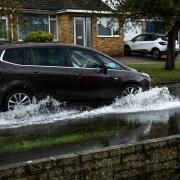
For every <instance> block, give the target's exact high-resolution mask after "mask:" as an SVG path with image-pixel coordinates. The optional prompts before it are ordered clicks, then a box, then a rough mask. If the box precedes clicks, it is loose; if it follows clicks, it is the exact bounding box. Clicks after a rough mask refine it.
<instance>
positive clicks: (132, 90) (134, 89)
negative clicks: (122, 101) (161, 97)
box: [121, 84, 141, 97]
mask: <svg viewBox="0 0 180 180" xmlns="http://www.w3.org/2000/svg"><path fill="white" fill-rule="evenodd" d="M140 91H141V87H139V86H137V85H134V84H131V85H127V86H126V87H125V88H124V89H123V90H122V92H121V97H125V96H127V95H129V94H137V93H138V92H140Z"/></svg>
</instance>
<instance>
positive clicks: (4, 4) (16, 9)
mask: <svg viewBox="0 0 180 180" xmlns="http://www.w3.org/2000/svg"><path fill="white" fill-rule="evenodd" d="M21 11H22V8H21V5H20V3H19V2H17V1H16V0H0V16H7V17H8V19H9V32H8V34H9V41H10V42H14V41H15V37H14V34H15V33H16V32H15V31H16V27H17V17H18V15H19V14H20V13H21Z"/></svg>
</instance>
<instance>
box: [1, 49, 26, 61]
mask: <svg viewBox="0 0 180 180" xmlns="http://www.w3.org/2000/svg"><path fill="white" fill-rule="evenodd" d="M23 57H24V49H23V48H14V49H6V50H5V53H4V56H3V60H4V61H7V62H10V63H14V64H23Z"/></svg>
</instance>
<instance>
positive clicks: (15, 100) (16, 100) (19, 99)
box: [4, 90, 32, 111]
mask: <svg viewBox="0 0 180 180" xmlns="http://www.w3.org/2000/svg"><path fill="white" fill-rule="evenodd" d="M31 103H32V95H31V94H30V93H28V92H25V91H21V90H19V91H14V92H12V93H10V94H8V95H7V97H6V99H5V103H4V109H5V110H6V111H8V110H14V108H15V106H18V105H29V104H31Z"/></svg>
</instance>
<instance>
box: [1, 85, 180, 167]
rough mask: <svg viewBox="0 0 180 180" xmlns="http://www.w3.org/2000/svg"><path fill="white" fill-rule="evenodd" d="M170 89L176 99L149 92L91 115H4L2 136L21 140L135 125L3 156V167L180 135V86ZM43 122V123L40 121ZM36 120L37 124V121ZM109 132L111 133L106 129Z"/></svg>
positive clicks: (156, 90) (159, 90) (162, 91)
mask: <svg viewBox="0 0 180 180" xmlns="http://www.w3.org/2000/svg"><path fill="white" fill-rule="evenodd" d="M168 88H169V90H170V92H173V93H174V94H175V96H176V98H175V99H174V98H172V97H171V94H170V93H169V92H168V91H167V88H153V89H152V90H151V91H150V92H145V93H140V94H138V95H137V96H135V97H134V96H133V97H128V98H125V99H123V100H121V101H119V100H117V101H116V102H115V103H113V104H112V105H110V106H105V107H103V108H99V109H95V110H91V111H83V112H81V111H78V110H72V111H66V110H63V111H61V112H57V113H53V114H48V115H45V116H43V115H38V116H37V114H36V113H37V111H35V112H36V113H35V112H34V110H32V108H31V111H30V112H29V113H31V114H30V116H29V117H27V113H25V115H26V116H24V114H23V111H21V113H20V114H18V111H17V112H15V113H14V114H15V116H16V118H15V120H14V119H13V118H14V116H12V114H1V121H2V122H3V123H0V134H1V133H13V134H17V135H19V136H21V135H24V134H25V133H32V131H33V132H36V131H38V132H41V134H43V136H48V135H50V134H53V132H54V131H56V130H57V131H60V130H63V129H64V128H66V127H68V129H69V130H72V129H76V130H77V132H78V131H84V132H91V131H93V128H95V127H101V128H103V127H109V131H110V130H112V129H113V128H115V127H129V126H131V125H132V128H131V129H130V130H127V131H126V132H123V133H122V132H120V131H117V132H116V133H115V134H113V135H111V136H108V137H101V138H93V139H89V140H87V141H84V142H81V143H71V144H66V145H63V146H56V147H52V148H48V149H41V150H33V151H31V152H23V153H16V154H10V155H3V156H0V166H3V165H7V164H10V163H15V162H16V163H17V162H23V161H28V160H33V159H37V158H43V157H50V156H55V155H60V154H67V153H78V152H82V151H84V150H91V149H99V148H102V147H108V146H114V145H120V144H128V143H134V142H140V141H142V140H145V139H152V138H158V137H164V136H169V135H175V134H179V133H180V84H176V85H168ZM26 110H27V109H26ZM25 112H26V111H25ZM42 118H43V119H44V121H40V120H39V119H42ZM35 119H37V121H38V123H36V121H34V120H35ZM7 120H9V124H7V122H8V121H7ZM28 123H29V124H28ZM19 124H21V126H19ZM32 124H33V125H32ZM10 127H14V128H13V129H12V128H10ZM106 131H108V129H107V128H106Z"/></svg>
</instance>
